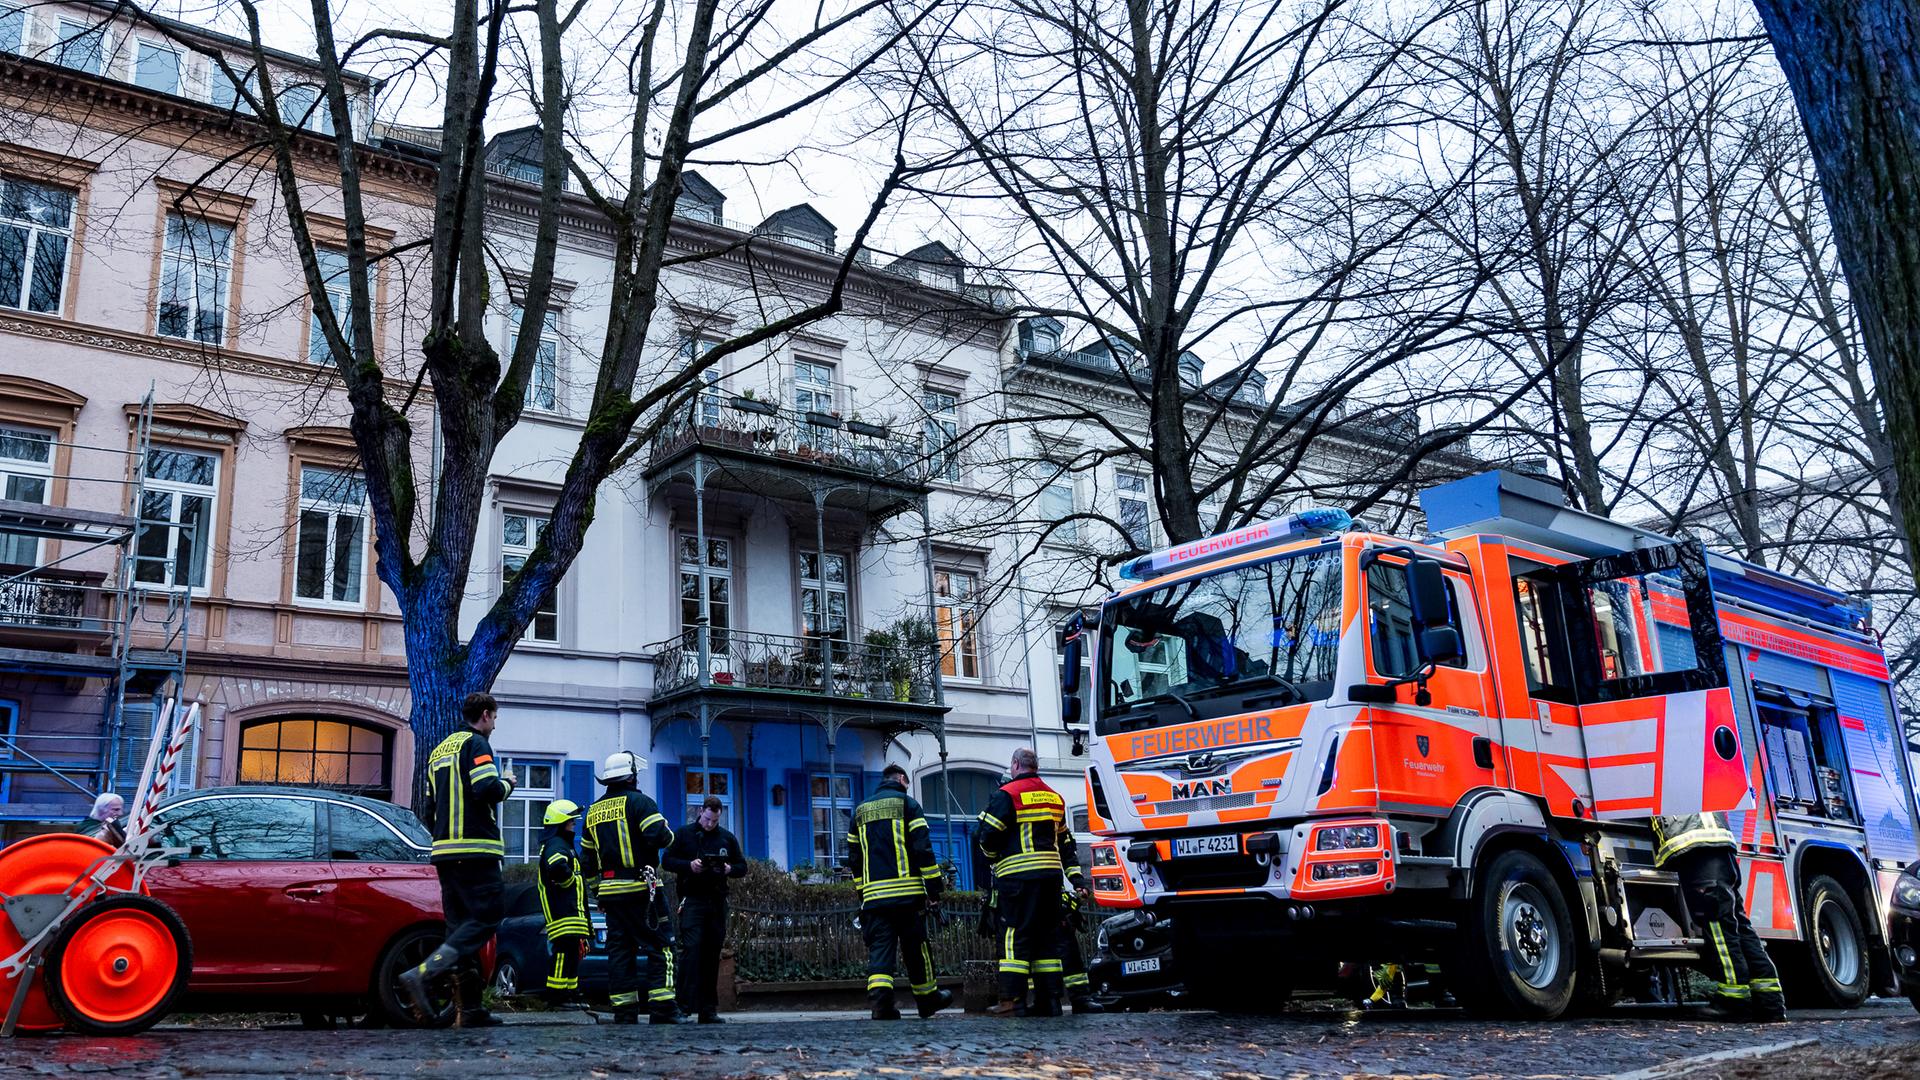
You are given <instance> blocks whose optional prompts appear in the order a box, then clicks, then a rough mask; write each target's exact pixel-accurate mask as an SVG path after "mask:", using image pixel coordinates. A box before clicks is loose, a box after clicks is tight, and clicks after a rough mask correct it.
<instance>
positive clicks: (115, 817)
mask: <svg viewBox="0 0 1920 1080" xmlns="http://www.w3.org/2000/svg"><path fill="white" fill-rule="evenodd" d="M126 812H127V800H125V799H123V798H121V797H120V795H119V794H118V793H117V792H112V791H103V792H101V793H100V794H98V795H96V796H94V798H93V809H91V810H89V811H87V821H86V824H84V825H82V826H80V831H81V832H83V833H85V834H86V835H88V836H95V837H99V838H100V839H102V840H105V841H106V842H107V843H109V844H112V845H113V846H114V847H119V846H120V845H121V844H124V843H126V842H127V834H126V830H125V829H124V828H123V827H122V826H121V824H120V819H121V818H122V817H123V816H125V815H126Z"/></svg>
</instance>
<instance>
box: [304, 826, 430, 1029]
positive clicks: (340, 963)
mask: <svg viewBox="0 0 1920 1080" xmlns="http://www.w3.org/2000/svg"><path fill="white" fill-rule="evenodd" d="M321 805H322V807H323V810H324V817H325V819H326V831H325V833H324V834H323V840H324V844H325V852H326V855H327V859H328V861H329V862H330V863H331V864H332V865H331V869H332V872H333V880H334V885H335V892H334V926H335V937H336V939H337V940H336V942H335V946H334V950H333V953H332V958H331V962H330V963H329V964H328V967H327V970H326V971H325V972H324V973H323V974H322V975H321V976H320V978H321V983H320V984H319V985H316V986H315V988H314V989H315V990H316V991H317V992H322V993H352V992H354V991H355V990H357V989H359V988H361V987H364V986H366V984H367V979H368V977H369V975H370V974H371V972H372V971H373V965H374V962H375V961H376V960H377V959H378V956H379V953H380V951H381V950H382V949H384V948H386V945H387V942H388V941H390V940H391V939H392V938H393V936H394V934H396V933H398V932H399V930H400V929H402V928H404V927H408V926H413V925H416V924H418V923H420V922H422V921H423V920H433V919H438V918H439V917H440V892H439V881H438V879H437V878H436V876H435V875H434V873H433V868H432V867H431V866H429V865H428V864H427V861H426V859H427V854H428V850H429V849H428V845H430V844H431V843H432V841H431V839H430V838H428V837H427V836H425V835H424V834H421V835H419V836H417V837H409V836H406V835H404V834H403V832H402V830H401V829H400V828H398V827H397V826H395V825H394V824H393V823H392V822H390V821H388V820H386V819H385V818H383V817H382V816H381V815H379V814H375V813H374V812H372V811H370V810H368V809H367V808H366V807H364V806H356V805H354V804H353V803H350V802H346V801H344V800H338V801H336V800H327V801H326V802H324V803H322V804H321Z"/></svg>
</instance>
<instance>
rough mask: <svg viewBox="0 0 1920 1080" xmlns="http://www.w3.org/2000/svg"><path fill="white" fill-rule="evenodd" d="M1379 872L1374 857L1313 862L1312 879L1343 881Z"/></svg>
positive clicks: (1377, 863) (1370, 875) (1378, 866)
mask: <svg viewBox="0 0 1920 1080" xmlns="http://www.w3.org/2000/svg"><path fill="white" fill-rule="evenodd" d="M1379 872H1380V863H1379V862H1378V861H1377V860H1374V859H1349V860H1347V861H1346V862H1325V863H1314V864H1313V880H1315V881H1343V880H1345V879H1347V878H1362V877H1372V876H1374V875H1375V874H1378V873H1379Z"/></svg>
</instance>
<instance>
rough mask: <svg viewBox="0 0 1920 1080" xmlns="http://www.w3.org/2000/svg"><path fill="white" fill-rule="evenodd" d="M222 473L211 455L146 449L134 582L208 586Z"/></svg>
mask: <svg viewBox="0 0 1920 1080" xmlns="http://www.w3.org/2000/svg"><path fill="white" fill-rule="evenodd" d="M219 474H220V462H219V460H218V459H217V458H215V457H214V456H213V455H212V454H202V453H197V452H195V451H192V450H170V449H167V448H165V447H158V446H156V447H154V448H153V449H151V450H149V451H148V452H147V465H146V489H145V490H144V491H143V492H142V493H141V495H140V521H141V525H142V528H141V530H140V539H139V542H138V543H139V546H138V560H139V567H138V568H137V569H136V570H135V571H134V575H133V576H134V580H135V581H142V582H146V583H147V584H150V585H161V586H165V587H168V588H182V589H184V588H193V589H204V588H206V586H207V563H208V559H207V553H208V552H209V551H211V550H212V549H213V510H214V501H215V499H216V497H217V496H216V494H215V488H214V483H215V480H216V479H217V478H218V477H219Z"/></svg>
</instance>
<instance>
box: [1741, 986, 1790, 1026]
mask: <svg viewBox="0 0 1920 1080" xmlns="http://www.w3.org/2000/svg"><path fill="white" fill-rule="evenodd" d="M1748 985H1749V986H1750V987H1751V988H1752V990H1753V1021H1754V1023H1757V1024H1781V1023H1785V1022H1786V1019H1787V999H1786V996H1785V995H1784V994H1782V993H1781V992H1780V980H1779V979H1755V980H1753V982H1751V983H1749V984H1748Z"/></svg>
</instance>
